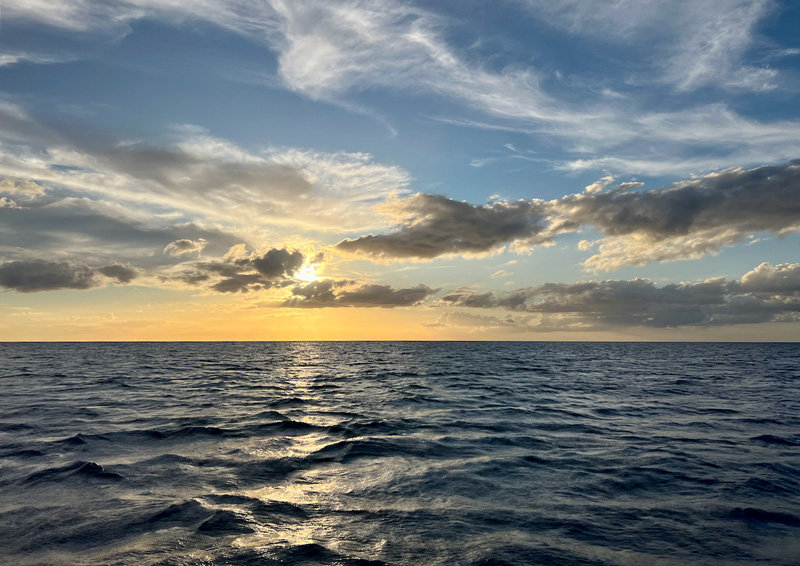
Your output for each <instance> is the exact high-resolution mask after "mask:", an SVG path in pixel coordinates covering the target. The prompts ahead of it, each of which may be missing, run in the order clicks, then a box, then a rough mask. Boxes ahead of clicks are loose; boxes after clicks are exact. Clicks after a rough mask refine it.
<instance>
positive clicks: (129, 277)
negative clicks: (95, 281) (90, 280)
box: [97, 265, 139, 283]
mask: <svg viewBox="0 0 800 566" xmlns="http://www.w3.org/2000/svg"><path fill="white" fill-rule="evenodd" d="M97 271H98V272H99V273H100V274H102V275H105V276H106V277H108V278H110V279H116V280H117V281H118V282H120V283H130V282H131V281H133V280H134V279H136V277H138V276H139V273H138V272H137V271H136V270H135V269H134V268H132V267H129V266H125V265H107V266H105V267H100V268H98V269H97Z"/></svg>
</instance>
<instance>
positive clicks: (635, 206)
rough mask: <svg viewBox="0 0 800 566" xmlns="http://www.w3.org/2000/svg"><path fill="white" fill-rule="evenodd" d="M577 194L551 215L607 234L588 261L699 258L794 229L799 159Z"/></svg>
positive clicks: (614, 264) (594, 265) (603, 264)
mask: <svg viewBox="0 0 800 566" xmlns="http://www.w3.org/2000/svg"><path fill="white" fill-rule="evenodd" d="M628 188H629V186H625V185H623V186H620V187H617V188H616V189H614V190H611V191H607V192H604V193H597V192H595V193H590V194H576V195H570V196H567V197H564V198H563V199H561V200H559V201H553V202H552V203H551V204H552V213H551V218H553V219H562V221H564V222H569V223H573V224H574V225H583V226H592V227H593V228H595V229H597V230H598V231H600V232H601V233H602V234H603V235H604V236H606V238H605V239H603V240H601V241H600V242H599V247H598V253H597V254H595V255H593V256H592V257H590V258H589V259H587V260H586V262H585V264H584V265H585V266H586V267H588V268H590V269H595V270H603V271H605V270H611V269H616V268H618V267H620V266H622V265H626V264H633V265H644V264H647V263H651V262H654V261H674V260H677V259H697V258H700V257H703V256H704V255H706V254H709V253H715V252H717V251H719V250H720V249H721V248H722V247H725V246H730V245H733V244H736V243H738V242H741V241H742V240H744V239H745V238H746V237H747V236H748V235H750V234H754V233H762V232H768V233H773V234H779V235H785V234H788V233H791V232H793V231H796V230H798V229H800V161H792V162H790V163H788V164H784V165H775V166H763V167H758V168H755V169H749V170H745V169H742V168H734V169H728V170H725V171H721V172H719V173H712V174H709V175H706V176H704V177H700V178H697V179H692V180H689V181H681V182H678V183H675V184H673V185H671V186H669V187H667V188H666V189H656V190H646V191H639V192H631V191H629V190H627V189H628Z"/></svg>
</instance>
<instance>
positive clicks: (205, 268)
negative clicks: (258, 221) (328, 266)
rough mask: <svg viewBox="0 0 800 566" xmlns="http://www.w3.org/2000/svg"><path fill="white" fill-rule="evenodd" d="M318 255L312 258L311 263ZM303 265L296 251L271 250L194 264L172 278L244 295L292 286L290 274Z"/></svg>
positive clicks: (303, 258)
mask: <svg viewBox="0 0 800 566" xmlns="http://www.w3.org/2000/svg"><path fill="white" fill-rule="evenodd" d="M319 257H320V256H317V257H315V258H312V259H311V260H310V262H311V263H314V262H315V261H316V260H317V259H319ZM305 263H306V257H305V256H304V255H303V253H302V252H299V251H297V250H295V251H289V250H287V249H285V248H283V249H279V248H272V249H270V250H267V251H266V252H264V253H263V254H258V253H255V254H251V255H250V256H248V257H238V258H231V259H228V260H225V261H209V262H195V263H193V264H191V269H188V270H185V271H183V272H182V273H180V274H178V275H177V276H175V278H176V279H178V280H180V281H183V282H185V283H189V284H192V285H195V284H200V283H205V282H208V281H211V280H212V279H213V280H215V282H214V283H213V284H212V285H211V286H210V289H212V290H214V291H217V292H219V293H247V292H248V291H256V290H259V289H270V288H272V287H285V286H287V285H292V284H293V283H294V280H293V279H292V277H293V276H294V274H295V273H296V272H297V271H298V270H299V269H300V268H301V267H303V265H304V264H305Z"/></svg>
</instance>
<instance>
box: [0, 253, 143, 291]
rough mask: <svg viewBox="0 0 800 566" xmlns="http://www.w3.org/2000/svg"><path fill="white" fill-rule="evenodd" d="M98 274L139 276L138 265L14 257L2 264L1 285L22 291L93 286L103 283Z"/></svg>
mask: <svg viewBox="0 0 800 566" xmlns="http://www.w3.org/2000/svg"><path fill="white" fill-rule="evenodd" d="M98 275H103V276H105V277H107V278H109V279H114V280H115V281H116V282H117V283H130V282H131V281H132V280H133V279H135V278H136V277H137V275H138V274H137V272H136V270H135V269H133V268H132V267H129V266H123V265H108V266H105V267H99V268H94V267H89V266H87V265H82V264H78V263H72V262H66V261H60V262H55V261H44V260H33V261H11V262H6V263H3V264H0V286H2V287H5V288H6V289H11V290H14V291H18V292H20V293H36V292H39V291H55V290H59V289H92V288H94V287H98V286H100V285H101V284H102V283H101V281H100V280H99V279H98Z"/></svg>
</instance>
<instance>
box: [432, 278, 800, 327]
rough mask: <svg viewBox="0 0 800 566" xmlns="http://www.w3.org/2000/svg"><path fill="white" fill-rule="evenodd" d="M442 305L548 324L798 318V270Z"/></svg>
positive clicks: (464, 298)
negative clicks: (534, 317) (532, 316)
mask: <svg viewBox="0 0 800 566" xmlns="http://www.w3.org/2000/svg"><path fill="white" fill-rule="evenodd" d="M439 304H440V306H444V307H468V308H479V309H502V310H509V311H515V312H524V313H538V314H540V315H542V316H545V317H546V320H547V322H548V325H553V324H555V321H560V324H562V325H565V326H568V325H575V324H579V325H581V326H582V327H587V326H603V325H606V326H649V327H674V326H719V325H726V324H743V323H759V322H781V321H795V320H800V314H799V313H800V264H784V265H778V266H775V267H772V266H771V265H770V264H766V263H765V264H762V265H760V266H758V267H757V268H756V269H754V270H753V271H750V272H748V273H747V274H745V275H744V276H743V277H742V278H741V279H739V280H732V281H729V280H725V279H722V278H718V279H709V280H706V281H700V282H697V283H675V284H669V285H663V286H660V287H659V286H658V285H656V284H655V283H654V282H653V281H651V280H649V279H633V280H630V281H619V280H608V281H583V282H579V283H545V284H543V285H538V286H535V287H526V288H522V289H517V290H515V291H511V292H505V293H504V292H496V291H489V292H484V293H479V292H477V291H475V290H472V289H461V290H456V291H453V292H450V293H448V294H446V295H444V296H443V297H442V298H441V299H440V301H439Z"/></svg>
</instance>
